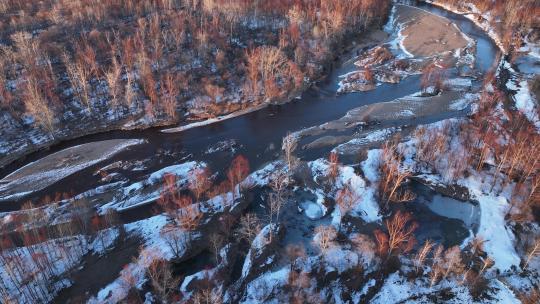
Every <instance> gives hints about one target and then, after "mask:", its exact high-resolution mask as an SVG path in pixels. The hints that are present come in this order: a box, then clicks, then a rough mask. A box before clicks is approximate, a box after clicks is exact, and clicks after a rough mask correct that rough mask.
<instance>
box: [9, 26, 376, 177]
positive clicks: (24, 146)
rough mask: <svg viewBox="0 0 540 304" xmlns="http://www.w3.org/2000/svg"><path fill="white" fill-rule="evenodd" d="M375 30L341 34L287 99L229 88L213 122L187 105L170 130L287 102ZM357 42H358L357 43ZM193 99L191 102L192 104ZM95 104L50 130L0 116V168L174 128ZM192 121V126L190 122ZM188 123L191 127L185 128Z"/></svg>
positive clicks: (164, 120)
mask: <svg viewBox="0 0 540 304" xmlns="http://www.w3.org/2000/svg"><path fill="white" fill-rule="evenodd" d="M383 19H384V18H383ZM376 28H377V25H375V24H372V25H367V28H363V27H361V26H358V27H357V28H351V29H348V30H347V31H346V32H345V35H343V36H342V37H340V39H339V40H338V41H336V42H335V43H333V44H332V45H333V47H334V49H333V50H331V51H330V52H329V55H328V56H324V57H322V58H320V59H319V61H318V62H317V63H316V64H314V66H316V68H314V70H313V71H314V73H315V74H314V76H313V77H312V79H305V80H304V82H303V83H302V85H301V87H300V88H297V89H295V90H293V91H291V92H287V94H285V95H286V96H285V97H281V98H275V99H273V100H272V101H268V100H261V101H259V102H254V101H252V100H251V98H252V97H245V98H244V97H242V96H241V95H240V94H239V93H238V91H237V90H232V91H233V92H232V93H226V94H228V95H224V96H222V97H221V98H220V99H221V100H223V101H222V102H221V104H216V106H215V107H214V108H215V109H214V110H216V109H220V110H219V111H220V112H217V113H209V114H210V115H212V116H215V118H208V119H205V120H199V119H198V117H199V114H197V113H195V111H192V110H195V109H190V108H189V107H185V108H183V110H181V111H180V113H178V115H179V116H180V117H181V118H180V120H182V121H185V122H189V123H188V124H186V125H184V126H180V127H176V128H172V129H175V130H187V129H190V128H193V127H196V126H203V125H208V124H212V123H215V122H219V121H223V120H224V119H228V118H233V117H237V116H240V115H244V114H247V113H251V112H254V111H257V110H260V109H262V108H264V107H266V106H268V105H269V104H283V103H287V102H290V101H291V100H294V99H295V98H297V97H298V96H300V95H301V94H302V92H304V91H306V90H307V89H309V88H310V87H311V86H312V85H313V84H316V83H317V82H320V81H324V79H325V75H327V74H328V71H330V70H332V69H333V66H334V65H335V64H336V61H337V60H338V58H340V57H341V55H343V54H345V53H347V52H354V51H355V50H357V49H361V48H364V47H366V46H368V45H373V44H376V43H377V42H378V39H379V38H378V34H380V32H379V31H378V30H377V29H376ZM364 39H365V40H364ZM362 40H364V41H362ZM358 41H360V42H359V43H358ZM200 97H204V96H200ZM196 99H197V98H193V100H196ZM244 99H245V100H244ZM94 102H95V103H94V105H93V110H92V111H90V112H88V111H87V110H86V109H84V108H82V107H78V106H77V107H74V108H73V109H71V110H70V111H68V113H64V114H63V115H62V119H63V120H65V121H66V122H67V123H63V124H61V125H58V126H56V128H55V129H54V131H53V132H48V131H47V130H43V129H40V128H37V127H36V126H35V125H33V120H32V119H26V120H23V121H22V122H17V121H15V120H14V119H12V118H11V117H10V115H9V114H6V115H2V116H0V125H3V126H5V128H4V129H3V132H4V135H5V136H3V138H2V139H1V140H0V168H3V167H6V166H8V165H9V164H11V163H13V162H15V161H17V160H19V159H23V158H24V157H26V156H28V155H30V154H33V153H35V152H37V151H40V150H44V149H48V148H50V147H52V146H55V145H59V144H61V143H62V142H65V141H71V140H74V139H77V138H81V137H85V136H89V135H95V134H100V133H105V132H111V131H116V130H126V131H135V130H146V129H153V128H159V127H167V126H169V127H170V126H174V125H178V120H179V119H171V118H170V117H167V116H166V115H159V116H152V117H148V116H147V113H146V110H145V109H144V106H141V107H136V108H134V107H133V106H132V107H130V108H128V109H127V111H126V110H125V109H124V111H120V112H115V111H112V110H111V109H110V108H109V107H108V104H107V102H106V101H105V100H102V99H97V100H96V101H94ZM131 111H133V112H131ZM77 112H80V113H77ZM113 112H114V113H113ZM75 113H76V114H75ZM78 116H80V117H78ZM193 121H196V122H194V123H193ZM187 125H190V126H189V127H187ZM21 129H22V130H21Z"/></svg>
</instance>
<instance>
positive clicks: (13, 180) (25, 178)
mask: <svg viewBox="0 0 540 304" xmlns="http://www.w3.org/2000/svg"><path fill="white" fill-rule="evenodd" d="M117 141H118V143H117V144H116V145H115V146H110V147H109V148H106V149H104V150H103V151H100V153H99V154H98V155H97V156H96V157H95V158H92V159H85V158H84V156H80V157H81V158H82V159H80V160H79V159H75V160H73V161H72V163H71V164H70V163H66V164H61V165H56V166H51V167H49V166H48V164H47V161H49V160H55V158H57V157H61V156H60V155H64V154H65V155H66V157H71V156H68V155H70V153H71V154H75V157H78V156H79V155H78V154H77V153H78V151H80V150H81V149H85V147H88V146H92V147H93V146H96V145H97V144H99V142H96V143H89V144H83V145H79V146H74V147H70V148H67V149H65V150H62V151H59V152H56V153H53V154H50V155H48V156H47V157H45V158H42V159H40V160H37V161H35V162H32V163H29V164H27V165H26V166H24V167H22V168H20V169H18V170H16V171H15V172H13V173H11V174H9V175H8V176H6V177H5V178H4V179H2V182H5V184H3V185H0V193H2V194H1V195H0V200H2V199H4V200H5V199H7V198H10V197H11V198H13V197H14V196H15V197H21V196H24V195H26V194H29V193H32V192H36V191H39V190H42V189H44V188H45V187H47V186H49V185H51V184H53V183H55V182H57V181H59V180H62V179H63V178H65V177H67V176H69V175H71V174H73V173H75V172H78V171H81V170H83V169H85V168H88V167H90V166H92V165H94V164H97V163H99V162H101V161H104V160H106V159H108V158H110V157H112V156H113V155H115V154H117V153H119V152H121V151H123V150H125V149H126V148H128V147H130V146H134V145H139V144H142V143H144V142H145V141H144V140H141V139H130V140H117ZM42 166H43V168H41V167H42ZM34 167H36V168H38V169H39V170H33V168H34ZM29 184H31V190H30V191H20V189H24V188H27V187H28V186H26V185H29ZM28 188H30V187H28ZM13 191H18V192H17V193H13Z"/></svg>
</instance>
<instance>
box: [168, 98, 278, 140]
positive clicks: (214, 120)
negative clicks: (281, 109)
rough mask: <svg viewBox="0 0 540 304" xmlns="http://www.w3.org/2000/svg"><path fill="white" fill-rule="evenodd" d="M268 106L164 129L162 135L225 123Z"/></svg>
mask: <svg viewBox="0 0 540 304" xmlns="http://www.w3.org/2000/svg"><path fill="white" fill-rule="evenodd" d="M266 106H268V104H267V103H263V104H260V105H258V106H253V107H248V108H247V109H245V110H240V111H236V112H232V113H230V114H227V115H223V116H218V117H216V118H209V119H206V120H202V121H198V122H193V123H190V124H187V125H185V126H179V127H176V128H169V129H163V130H161V132H162V133H179V132H183V131H186V130H189V129H193V128H198V127H202V126H207V125H211V124H214V123H217V122H221V121H225V120H228V119H231V118H235V117H238V116H242V115H244V114H248V113H251V112H255V111H258V110H260V109H263V108H265V107H266Z"/></svg>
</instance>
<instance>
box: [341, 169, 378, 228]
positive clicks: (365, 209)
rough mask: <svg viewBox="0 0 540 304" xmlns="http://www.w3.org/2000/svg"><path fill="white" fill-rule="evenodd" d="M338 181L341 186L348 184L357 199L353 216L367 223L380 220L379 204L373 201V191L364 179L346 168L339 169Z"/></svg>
mask: <svg viewBox="0 0 540 304" xmlns="http://www.w3.org/2000/svg"><path fill="white" fill-rule="evenodd" d="M338 179H339V182H340V183H341V185H345V184H349V185H350V186H351V189H352V190H353V191H354V192H355V195H356V197H358V198H359V200H358V201H357V202H356V203H355V205H354V209H353V212H354V213H355V214H357V215H358V216H360V217H361V218H362V219H363V220H364V221H366V222H368V223H369V222H376V221H379V220H381V216H380V215H379V204H378V203H377V201H376V199H375V189H374V188H373V187H368V186H367V185H366V182H365V181H364V179H363V178H362V177H360V176H358V175H357V174H356V173H355V172H354V168H352V167H348V166H347V167H342V168H340V175H339V177H338ZM336 210H339V208H336Z"/></svg>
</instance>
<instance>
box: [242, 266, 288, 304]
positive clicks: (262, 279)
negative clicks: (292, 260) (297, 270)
mask: <svg viewBox="0 0 540 304" xmlns="http://www.w3.org/2000/svg"><path fill="white" fill-rule="evenodd" d="M289 269H290V267H289V266H285V267H283V268H281V269H279V270H277V271H275V272H267V273H265V274H263V275H261V276H259V277H258V278H256V279H255V280H253V281H251V282H249V283H248V284H247V287H246V295H245V298H244V299H243V300H242V301H241V302H240V303H245V304H258V303H262V302H264V303H275V304H279V303H284V302H283V301H280V299H277V298H272V299H268V297H269V296H270V295H271V294H272V293H273V292H274V291H279V290H281V289H282V288H283V287H284V286H285V285H286V284H287V280H288V277H289V271H290V270H289Z"/></svg>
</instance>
